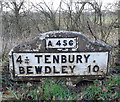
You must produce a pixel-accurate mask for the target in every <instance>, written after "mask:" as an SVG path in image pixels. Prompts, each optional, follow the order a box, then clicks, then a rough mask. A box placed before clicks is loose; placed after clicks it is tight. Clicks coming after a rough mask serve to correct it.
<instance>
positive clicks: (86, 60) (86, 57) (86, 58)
mask: <svg viewBox="0 0 120 102" xmlns="http://www.w3.org/2000/svg"><path fill="white" fill-rule="evenodd" d="M89 57H90V54H89V55H87V56H86V55H84V58H85V62H86V63H88V58H89Z"/></svg>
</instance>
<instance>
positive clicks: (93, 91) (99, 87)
mask: <svg viewBox="0 0 120 102" xmlns="http://www.w3.org/2000/svg"><path fill="white" fill-rule="evenodd" d="M82 99H85V100H102V101H103V100H104V101H105V100H107V101H119V102H120V75H116V76H113V75H111V76H110V78H106V79H105V80H103V81H102V83H101V81H99V80H96V81H94V84H93V85H91V86H89V87H87V88H85V89H84V91H83V94H82Z"/></svg>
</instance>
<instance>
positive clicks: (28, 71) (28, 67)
mask: <svg viewBox="0 0 120 102" xmlns="http://www.w3.org/2000/svg"><path fill="white" fill-rule="evenodd" d="M30 68H32V66H27V74H33V72H31V70H30Z"/></svg>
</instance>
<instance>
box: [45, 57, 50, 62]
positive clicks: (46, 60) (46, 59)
mask: <svg viewBox="0 0 120 102" xmlns="http://www.w3.org/2000/svg"><path fill="white" fill-rule="evenodd" d="M49 57H50V55H45V63H51V62H50V61H49V59H48V58H49Z"/></svg>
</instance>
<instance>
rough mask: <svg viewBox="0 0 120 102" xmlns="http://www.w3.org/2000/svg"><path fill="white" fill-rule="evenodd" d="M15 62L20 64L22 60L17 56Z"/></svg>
mask: <svg viewBox="0 0 120 102" xmlns="http://www.w3.org/2000/svg"><path fill="white" fill-rule="evenodd" d="M16 62H19V63H20V64H21V63H22V58H21V56H19V57H18V58H17V60H16Z"/></svg>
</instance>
